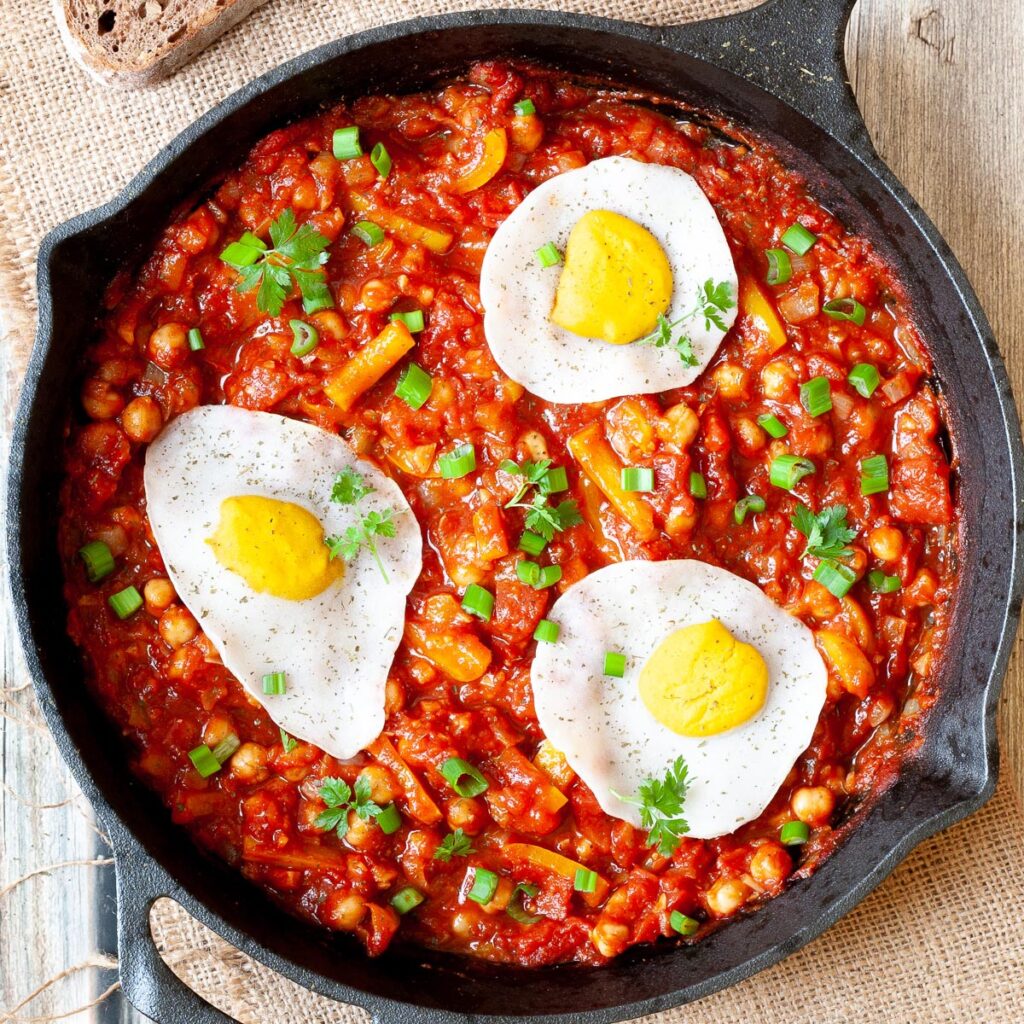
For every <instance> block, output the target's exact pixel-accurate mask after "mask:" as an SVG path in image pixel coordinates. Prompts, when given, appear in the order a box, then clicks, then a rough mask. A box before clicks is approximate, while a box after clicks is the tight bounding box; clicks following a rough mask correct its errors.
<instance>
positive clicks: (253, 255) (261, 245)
mask: <svg viewBox="0 0 1024 1024" xmlns="http://www.w3.org/2000/svg"><path fill="white" fill-rule="evenodd" d="M266 248H267V243H266V242H264V241H263V239H262V238H257V237H256V236H255V235H254V234H253V233H252V232H251V231H246V232H245V234H243V235H242V237H241V238H239V239H238V241H237V242H232V243H231V244H230V245H229V246H228V247H227V248H226V249H225V250H224V251H223V252H222V253H221V254H220V258H221V262H222V263H227V264H228V266H231V267H251V266H252V265H253V264H254V263H255V262H256V261H257V260H258V259H259V258H260V254H261V253H263V252H265V251H266Z"/></svg>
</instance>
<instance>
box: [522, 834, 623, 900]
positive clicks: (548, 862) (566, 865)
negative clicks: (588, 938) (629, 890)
mask: <svg viewBox="0 0 1024 1024" xmlns="http://www.w3.org/2000/svg"><path fill="white" fill-rule="evenodd" d="M504 852H505V854H506V856H508V857H510V858H512V860H525V861H529V862H530V863H531V864H535V865H536V866H537V867H539V868H544V869H545V870H546V871H551V872H554V874H556V875H561V876H562V877H563V878H568V879H569V880H570V881H574V880H575V878H576V872H577V871H578V870H580V869H581V868H582V869H583V870H584V871H587V870H589V868H587V867H586V865H584V864H580V863H579V862H578V861H575V860H570V859H569V858H568V857H563V856H562V855H561V854H560V853H555V851H554V850H547V849H545V848H544V847H543V846H534V845H533V844H532V843H509V844H508V846H506V847H505V851H504ZM607 895H608V883H607V882H606V881H605V880H604V879H603V878H602V877H601V876H600V875H598V876H597V887H596V888H595V889H594V891H593V892H581V893H580V896H582V897H583V902H584V903H586V905H587V906H588V907H596V906H599V905H600V904H601V903H602V902H603V900H604V898H605V896H607Z"/></svg>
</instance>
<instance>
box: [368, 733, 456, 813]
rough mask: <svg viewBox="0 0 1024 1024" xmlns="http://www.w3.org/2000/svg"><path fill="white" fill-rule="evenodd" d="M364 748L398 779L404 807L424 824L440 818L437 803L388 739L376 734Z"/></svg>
mask: <svg viewBox="0 0 1024 1024" xmlns="http://www.w3.org/2000/svg"><path fill="white" fill-rule="evenodd" d="M366 749H367V750H368V751H369V752H370V753H371V754H372V755H373V756H374V757H375V758H377V760H378V761H380V763H381V764H382V765H384V767H385V768H387V769H388V770H389V771H390V772H391V774H392V775H394V777H395V778H396V779H398V783H399V785H400V786H401V787H402V791H403V792H404V793H405V805H406V808H407V809H408V811H409V813H410V814H411V815H412V816H413V817H415V818H418V819H419V820H420V821H422V822H423V824H424V825H433V824H434V823H435V822H437V821H440V820H441V811H440V809H439V808H438V806H437V804H435V803H434V801H433V800H432V799H431V798H430V794H429V793H428V792H427V791H426V790H425V789H424V788H423V783H422V782H420V780H419V779H418V778H416V776H415V774H414V773H413V770H412V769H411V768H410V767H409V766H408V765H407V764H406V763H405V761H404V759H403V758H402V755H401V754H399V753H398V751H397V750H395V748H394V746H393V745H392V743H391V741H390V740H389V739H387V738H386V737H385V736H378V737H377V739H375V740H374V741H373V742H372V743H371V744H370V745H369V746H368V747H367V748H366Z"/></svg>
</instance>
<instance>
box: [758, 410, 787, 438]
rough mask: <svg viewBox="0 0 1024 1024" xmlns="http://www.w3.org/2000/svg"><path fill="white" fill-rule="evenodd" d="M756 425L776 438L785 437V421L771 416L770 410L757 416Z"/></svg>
mask: <svg viewBox="0 0 1024 1024" xmlns="http://www.w3.org/2000/svg"><path fill="white" fill-rule="evenodd" d="M757 425H758V426H759V427H760V428H761V429H762V430H763V431H764V432H765V433H766V434H767V435H768V436H769V437H774V438H776V439H778V438H780V437H785V436H786V434H788V433H789V431H788V430H787V429H786V425H785V423H783V422H782V420H780V419H779V418H778V416H773V415H772V414H771V413H770V412H766V413H764V414H763V415H761V416H758V417H757Z"/></svg>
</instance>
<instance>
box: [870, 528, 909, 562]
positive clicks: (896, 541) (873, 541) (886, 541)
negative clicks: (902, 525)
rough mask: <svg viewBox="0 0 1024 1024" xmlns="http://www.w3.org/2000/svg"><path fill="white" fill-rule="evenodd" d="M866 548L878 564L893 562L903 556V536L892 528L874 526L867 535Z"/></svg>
mask: <svg viewBox="0 0 1024 1024" xmlns="http://www.w3.org/2000/svg"><path fill="white" fill-rule="evenodd" d="M868 547H869V548H870V549H871V554H873V555H874V556H875V558H877V559H878V560H879V561H880V562H895V561H897V559H899V557H900V555H902V554H903V534H902V533H900V531H899V530H897V529H896V528H895V527H893V526H876V527H875V529H873V530H872V531H871V532H870V533H869V534H868Z"/></svg>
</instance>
